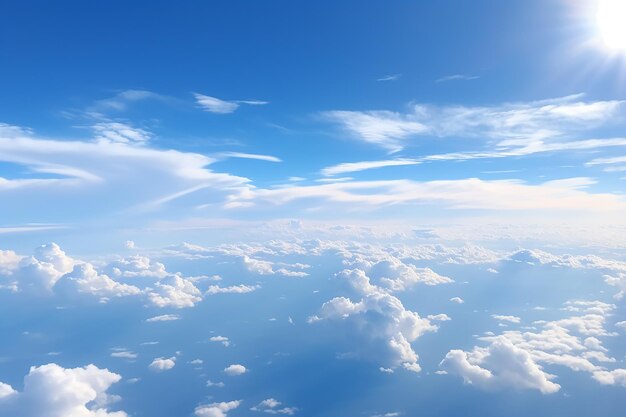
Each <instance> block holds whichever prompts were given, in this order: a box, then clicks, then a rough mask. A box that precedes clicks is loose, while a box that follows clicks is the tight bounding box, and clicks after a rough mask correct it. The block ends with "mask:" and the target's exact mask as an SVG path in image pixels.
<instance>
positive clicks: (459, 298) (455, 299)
mask: <svg viewBox="0 0 626 417" xmlns="http://www.w3.org/2000/svg"><path fill="white" fill-rule="evenodd" d="M450 301H452V302H453V303H456V304H463V303H464V302H465V301H464V300H463V299H462V298H461V297H452V298H450Z"/></svg>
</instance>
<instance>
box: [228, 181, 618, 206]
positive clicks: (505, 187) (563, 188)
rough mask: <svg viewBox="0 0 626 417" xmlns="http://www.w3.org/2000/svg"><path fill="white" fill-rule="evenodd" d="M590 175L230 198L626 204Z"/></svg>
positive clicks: (298, 189) (318, 188)
mask: <svg viewBox="0 0 626 417" xmlns="http://www.w3.org/2000/svg"><path fill="white" fill-rule="evenodd" d="M593 184H595V180H593V179H591V178H585V177H578V178H565V179H560V180H552V181H547V182H544V183H541V184H536V185H535V184H527V183H525V182H523V181H521V180H481V179H478V178H468V179H460V180H436V181H425V182H419V181H412V180H379V181H350V182H340V183H330V184H319V185H294V184H289V185H284V186H281V187H277V188H271V189H262V188H257V189H254V190H247V191H245V192H244V193H242V194H239V195H237V194H232V195H231V196H230V197H229V200H230V201H231V203H237V204H238V205H240V206H249V205H250V204H255V203H258V202H266V203H270V204H272V205H284V204H287V203H291V202H294V201H299V200H303V199H318V200H321V201H322V202H324V201H325V202H330V203H335V204H350V205H352V206H355V205H361V206H369V207H381V206H389V205H396V204H420V205H423V204H428V205H435V206H437V205H440V206H443V207H448V208H452V209H481V210H547V211H559V210H560V211H564V210H567V211H568V212H571V210H572V209H573V208H575V209H576V210H581V211H600V212H607V211H614V210H623V209H625V208H626V199H624V197H623V196H621V195H618V194H609V193H592V192H588V191H587V190H586V188H588V187H590V186H591V185H593Z"/></svg>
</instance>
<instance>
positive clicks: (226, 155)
mask: <svg viewBox="0 0 626 417" xmlns="http://www.w3.org/2000/svg"><path fill="white" fill-rule="evenodd" d="M215 156H216V157H218V158H242V159H258V160H259V161H267V162H282V160H281V159H280V158H277V157H275V156H271V155H259V154H254V153H243V152H221V153H219V154H217V155H215Z"/></svg>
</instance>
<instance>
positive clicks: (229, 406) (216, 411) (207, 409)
mask: <svg viewBox="0 0 626 417" xmlns="http://www.w3.org/2000/svg"><path fill="white" fill-rule="evenodd" d="M240 404H241V401H240V400H238V401H229V402H222V403H212V404H207V405H201V406H199V407H197V408H196V410H195V415H196V416H198V417H226V416H227V413H228V412H229V411H231V410H234V409H235V408H237V407H239V405H240Z"/></svg>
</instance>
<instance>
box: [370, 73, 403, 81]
mask: <svg viewBox="0 0 626 417" xmlns="http://www.w3.org/2000/svg"><path fill="white" fill-rule="evenodd" d="M400 77H402V74H390V75H385V76H383V77H380V78H377V79H376V81H397V80H399V79H400Z"/></svg>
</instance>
